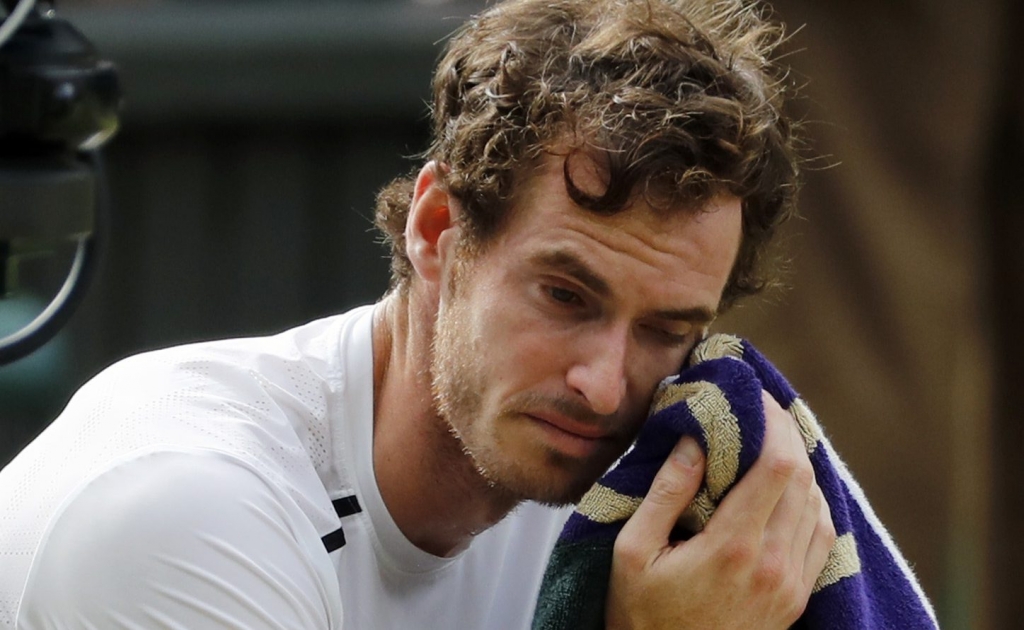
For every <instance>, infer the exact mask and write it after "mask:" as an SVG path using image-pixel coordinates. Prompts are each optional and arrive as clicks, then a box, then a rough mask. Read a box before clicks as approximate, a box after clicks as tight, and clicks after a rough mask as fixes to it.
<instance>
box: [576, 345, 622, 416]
mask: <svg viewBox="0 0 1024 630" xmlns="http://www.w3.org/2000/svg"><path fill="white" fill-rule="evenodd" d="M580 343H581V345H582V346H583V347H582V348H581V351H580V353H579V357H580V358H579V360H577V361H575V362H574V363H573V364H572V365H571V366H570V367H569V370H568V372H567V373H566V376H565V380H566V384H567V385H568V386H569V388H570V389H571V390H573V391H575V392H576V393H577V394H579V395H580V396H581V397H583V398H584V399H585V400H586V402H587V404H588V405H589V406H590V408H591V409H592V410H593V411H594V413H597V414H600V415H603V416H607V415H610V414H613V413H615V412H616V411H618V410H619V408H620V407H621V406H622V403H623V400H624V399H625V398H626V349H627V347H628V337H627V335H626V334H625V333H624V332H621V331H620V332H619V333H613V334H603V335H595V336H593V337H589V338H587V339H583V340H581V342H580Z"/></svg>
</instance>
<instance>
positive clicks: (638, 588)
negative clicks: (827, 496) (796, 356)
mask: <svg viewBox="0 0 1024 630" xmlns="http://www.w3.org/2000/svg"><path fill="white" fill-rule="evenodd" d="M762 399H763V400H764V407H765V440H764V446H763V448H762V451H761V455H760V456H759V457H758V459H757V461H756V462H755V463H754V465H753V466H752V467H751V468H750V470H749V471H748V472H747V474H746V475H745V476H744V477H743V479H741V480H740V481H739V482H738V483H737V484H736V485H735V486H734V487H733V488H732V490H730V491H729V493H728V494H726V496H725V498H724V499H723V500H722V502H721V504H720V505H719V506H718V509H717V510H716V511H715V513H714V515H712V517H711V519H710V520H709V521H708V524H707V527H705V529H704V531H702V532H700V533H699V534H697V535H696V536H694V537H693V538H691V539H690V540H687V541H684V542H670V541H669V534H670V532H671V531H672V528H673V526H674V525H675V524H676V521H677V520H678V519H679V516H680V515H681V514H682V512H683V510H684V509H686V507H687V505H689V503H690V501H692V500H693V497H694V496H695V495H696V493H697V490H698V489H699V487H700V483H701V479H702V477H703V474H704V459H703V456H702V454H701V452H700V449H699V447H698V446H697V444H696V442H694V441H693V439H692V438H683V439H682V440H681V441H680V442H679V444H678V445H676V448H675V449H674V450H673V452H672V456H671V457H669V459H668V461H666V462H665V464H664V466H662V468H661V470H660V471H659V472H658V475H657V476H656V477H655V479H654V483H653V485H652V486H651V490H650V492H649V493H648V494H647V496H646V497H645V498H644V500H643V502H642V503H641V504H640V507H639V508H637V511H636V512H635V513H634V514H633V516H632V517H631V518H630V519H629V521H628V522H627V523H626V525H625V526H624V527H623V528H622V531H621V532H620V533H619V537H618V538H617V539H616V541H615V551H614V556H613V560H612V575H611V581H610V584H609V593H608V603H607V609H606V612H607V616H606V619H607V626H606V627H607V628H610V629H615V630H618V629H624V628H629V629H655V628H671V629H672V630H684V629H688V628H700V629H701V630H717V629H729V630H739V629H742V628H758V629H763V628H783V629H784V628H788V627H789V626H790V625H792V624H793V623H794V622H795V621H796V620H797V619H798V618H799V617H800V615H801V614H802V613H803V611H804V608H806V606H807V600H808V598H809V597H810V594H811V588H812V587H813V586H814V582H815V581H816V580H817V578H818V575H819V574H820V573H821V570H822V568H823V567H824V566H825V561H826V559H827V558H828V552H829V550H830V549H831V548H832V543H833V541H834V540H835V528H834V527H833V525H832V519H831V517H830V515H829V510H828V506H827V505H826V504H825V501H824V498H823V496H822V494H821V489H820V488H818V485H817V484H816V483H815V482H814V471H813V470H812V469H811V463H810V460H809V459H808V457H807V452H806V451H805V447H804V443H803V439H802V438H801V437H800V432H799V430H798V428H797V425H796V422H795V421H794V420H793V418H792V417H791V416H790V415H789V414H788V413H787V412H786V411H784V410H783V409H782V408H781V407H780V406H779V404H778V403H777V402H775V400H774V399H773V398H772V397H771V396H770V395H769V394H768V393H766V392H762Z"/></svg>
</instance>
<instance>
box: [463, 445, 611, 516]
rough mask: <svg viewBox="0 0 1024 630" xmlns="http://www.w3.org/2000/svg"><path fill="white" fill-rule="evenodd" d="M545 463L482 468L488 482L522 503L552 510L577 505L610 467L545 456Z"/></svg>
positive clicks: (520, 462) (520, 461)
mask: <svg viewBox="0 0 1024 630" xmlns="http://www.w3.org/2000/svg"><path fill="white" fill-rule="evenodd" d="M542 459H543V461H542V462H540V463H538V464H535V465H530V466H525V465H524V462H527V461H529V460H528V458H519V459H516V460H515V461H507V460H506V461H505V462H503V464H504V465H500V464H499V463H498V462H490V464H491V465H484V466H480V467H479V468H480V471H481V473H482V474H483V475H484V477H485V478H487V480H488V481H489V482H490V483H491V484H492V486H494V487H496V488H500V489H501V490H502V491H504V492H506V493H508V494H509V495H511V496H513V497H515V498H516V499H517V500H518V501H533V502H535V503H541V504H543V505H548V506H552V507H562V506H566V505H574V504H576V503H578V502H579V500H580V499H581V498H583V495H584V494H586V492H587V491H588V490H590V488H591V486H593V485H594V483H596V482H597V480H598V479H599V478H600V477H601V475H602V474H604V472H605V471H606V470H607V468H608V466H609V465H610V464H605V463H603V462H594V461H588V460H578V459H573V458H567V457H565V456H563V455H561V454H560V453H550V452H549V453H544V457H543V458H542Z"/></svg>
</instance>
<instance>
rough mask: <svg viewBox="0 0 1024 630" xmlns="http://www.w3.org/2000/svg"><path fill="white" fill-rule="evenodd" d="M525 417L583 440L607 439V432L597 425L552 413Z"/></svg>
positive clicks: (533, 414) (532, 414)
mask: <svg viewBox="0 0 1024 630" xmlns="http://www.w3.org/2000/svg"><path fill="white" fill-rule="evenodd" d="M527 415H529V416H530V417H531V418H533V419H535V420H539V421H540V422H543V423H545V424H548V425H551V426H552V427H554V428H556V429H558V430H560V431H562V432H564V433H568V434H570V435H573V436H575V437H578V438H581V439H584V440H601V439H604V438H607V437H608V432H607V431H606V430H605V429H603V428H601V427H599V426H597V425H593V424H588V423H585V422H580V421H578V420H574V419H572V418H569V417H567V416H563V415H559V414H552V413H531V414H527Z"/></svg>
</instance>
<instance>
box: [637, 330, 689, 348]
mask: <svg viewBox="0 0 1024 630" xmlns="http://www.w3.org/2000/svg"><path fill="white" fill-rule="evenodd" d="M644 330H647V331H648V332H650V334H651V335H653V336H654V337H655V338H656V339H657V340H658V341H660V342H661V343H664V344H667V345H671V346H681V345H683V344H686V343H687V342H689V341H690V332H691V331H690V330H687V331H686V332H676V331H672V330H667V329H665V328H661V327H659V326H644Z"/></svg>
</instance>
